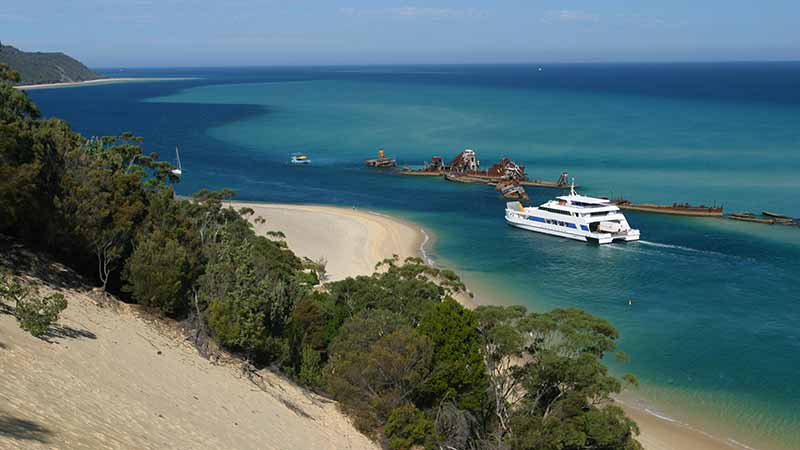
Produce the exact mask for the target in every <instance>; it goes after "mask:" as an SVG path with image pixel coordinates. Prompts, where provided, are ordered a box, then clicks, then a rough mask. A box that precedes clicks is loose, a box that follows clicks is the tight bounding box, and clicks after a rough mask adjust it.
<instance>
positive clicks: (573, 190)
mask: <svg viewBox="0 0 800 450" xmlns="http://www.w3.org/2000/svg"><path fill="white" fill-rule="evenodd" d="M569 195H578V194H576V193H575V177H572V184H571V185H570V187H569Z"/></svg>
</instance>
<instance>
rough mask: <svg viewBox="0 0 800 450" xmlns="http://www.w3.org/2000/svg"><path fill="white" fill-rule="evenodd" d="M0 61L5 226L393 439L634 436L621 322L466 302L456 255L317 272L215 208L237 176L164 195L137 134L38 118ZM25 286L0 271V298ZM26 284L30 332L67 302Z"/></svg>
mask: <svg viewBox="0 0 800 450" xmlns="http://www.w3.org/2000/svg"><path fill="white" fill-rule="evenodd" d="M0 74H3V75H2V76H4V77H5V79H6V80H7V81H6V82H0V233H2V234H5V235H10V236H13V237H14V238H15V239H18V240H20V241H22V242H24V243H25V244H26V245H27V246H29V247H31V248H34V249H37V250H39V251H43V252H47V253H50V254H52V255H53V256H55V257H56V258H58V259H60V260H62V261H65V262H68V263H69V265H70V266H71V267H72V268H74V269H75V270H77V271H79V272H81V273H82V274H83V275H84V276H86V277H87V278H88V279H91V280H94V281H95V282H96V284H97V286H99V290H101V291H102V292H108V293H112V294H114V295H116V296H117V297H119V298H121V299H123V300H125V301H128V302H132V303H138V304H140V305H143V306H144V307H147V308H150V309H151V310H152V311H153V313H154V314H158V315H162V316H164V317H168V318H172V319H175V320H180V321H183V322H184V323H185V325H186V327H187V328H188V329H190V330H192V336H193V340H194V342H195V344H196V345H197V346H198V348H199V349H200V350H201V352H203V353H206V352H208V351H210V350H209V349H213V348H214V346H220V347H222V348H224V349H226V350H228V351H231V352H235V353H238V354H239V355H240V356H241V357H242V358H243V359H245V360H247V361H248V363H249V364H253V365H256V366H259V367H272V368H273V369H275V370H278V371H281V372H282V373H284V374H285V375H287V376H288V377H290V378H292V379H293V380H295V381H296V382H298V383H300V384H302V385H304V386H306V387H307V388H309V389H312V390H314V391H317V392H319V393H322V394H326V395H329V396H331V397H333V398H335V399H336V400H338V401H339V403H340V405H341V407H342V409H343V410H344V411H345V412H347V413H348V415H349V416H350V417H351V418H352V420H353V422H354V424H355V425H356V427H358V428H359V429H360V430H361V431H362V432H364V433H365V434H367V435H369V436H371V437H373V438H375V440H376V441H378V442H380V443H381V444H382V445H384V446H385V447H387V448H390V449H392V450H399V449H411V448H426V449H451V448H457V449H498V450H499V449H509V450H511V449H514V450H516V449H543V450H544V449H547V450H550V449H552V450H560V449H564V450H572V449H576V450H577V449H600V450H603V449H607V450H612V449H626V450H627V449H630V450H633V449H639V448H641V447H640V445H639V444H638V443H637V441H636V440H635V436H636V434H637V433H638V428H637V426H636V424H635V423H634V422H633V421H632V420H630V419H629V418H627V417H626V416H625V414H624V413H623V411H622V410H621V409H620V408H619V407H617V406H615V405H614V403H613V400H612V397H613V395H614V394H616V393H619V392H620V391H621V390H622V389H623V386H624V384H626V383H635V379H634V378H632V377H626V379H625V381H623V380H620V379H618V378H616V377H614V376H613V375H611V374H609V372H608V369H607V368H606V366H605V365H604V364H603V358H604V357H605V356H606V355H609V354H611V353H612V352H613V351H614V349H615V343H616V340H617V338H618V333H617V331H616V329H615V328H614V327H613V326H612V325H611V324H610V323H608V322H607V321H605V320H603V319H601V318H598V317H595V316H592V315H591V314H589V313H587V312H585V311H582V310H578V309H557V310H553V311H550V312H546V313H534V312H528V311H527V310H526V309H525V308H523V307H520V306H482V307H479V308H476V309H475V310H470V309H467V308H465V307H464V306H462V305H461V304H460V303H458V302H457V301H456V300H455V299H454V298H455V297H456V296H457V295H459V294H461V293H463V292H464V291H465V286H464V284H463V283H462V282H461V281H460V280H459V278H458V277H457V276H456V275H455V274H454V273H453V272H452V271H449V270H441V269H438V268H434V267H431V266H428V265H426V264H424V262H423V261H422V260H420V259H416V258H409V259H406V260H405V261H400V260H399V259H398V258H394V259H387V260H384V261H382V262H381V263H379V264H378V265H377V266H376V268H375V269H376V270H375V273H373V274H372V275H370V276H359V277H355V278H347V279H345V280H341V281H336V282H325V278H326V276H325V271H324V261H317V262H313V261H308V260H304V259H301V258H299V257H297V256H296V255H295V254H294V253H293V252H292V251H291V249H289V248H288V246H287V245H286V243H285V242H284V240H283V239H282V235H281V234H280V233H279V232H277V231H275V232H273V233H270V234H269V235H268V236H259V235H256V233H255V232H254V231H253V228H252V226H251V225H250V222H249V221H248V220H247V218H248V217H249V216H250V215H252V214H253V210H252V209H248V208H243V209H240V210H234V209H233V208H231V207H229V206H226V200H228V199H230V198H231V197H232V196H233V194H234V193H233V192H232V191H227V190H225V191H217V192H214V191H205V190H204V191H200V192H198V193H196V194H194V195H193V196H192V198H190V199H185V198H178V197H176V196H175V194H174V190H173V186H172V185H173V183H175V182H177V181H178V179H177V178H176V177H175V176H174V175H173V174H172V172H171V169H172V167H171V166H170V165H169V164H168V163H165V162H162V161H159V160H158V155H156V154H154V153H146V152H145V151H144V150H143V147H142V145H143V142H142V140H141V139H140V138H138V137H135V136H133V135H132V134H130V133H124V134H122V135H120V136H114V137H103V138H93V139H86V138H85V137H83V136H80V135H79V134H77V133H75V132H74V131H72V130H71V129H70V128H69V126H68V125H67V124H66V123H65V122H63V121H60V120H58V119H40V114H39V111H38V109H37V108H36V106H35V105H34V104H33V103H32V102H31V101H30V99H29V98H28V97H27V95H26V94H25V93H23V92H20V91H17V90H15V89H13V88H12V86H11V83H10V81H13V80H14V79H15V78H16V77H15V76H14V74H13V71H11V70H9V69H7V68H0ZM255 220H259V221H263V220H264V219H263V218H260V219H259V218H256V219H255ZM20 286H21V285H20V284H19V283H18V281H17V278H16V277H13V276H4V277H3V278H2V288H1V289H2V291H0V293H2V295H3V299H6V300H7V299H9V298H20V296H19V295H18V294H17V293H19V292H21V290H20V289H24V288H21V287H20ZM23 297H24V298H23V300H22V301H21V302H20V301H17V302H16V310H17V314H18V316H17V317H18V318H19V320H20V323H21V324H22V326H23V327H25V328H26V329H28V330H29V331H31V333H33V334H35V335H36V334H39V335H41V334H42V333H43V332H44V331H46V329H47V327H48V326H49V324H50V323H52V322H53V321H54V320H55V319H56V317H57V315H58V312H59V311H61V310H63V308H64V306H65V303H64V300H63V298H59V297H58V295H54V296H50V297H41V296H39V295H38V294H37V293H35V292H33V291H31V292H30V293H29V294H28V295H25V296H23ZM28 311H33V314H29V313H28ZM43 330H44V331H43Z"/></svg>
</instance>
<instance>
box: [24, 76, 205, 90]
mask: <svg viewBox="0 0 800 450" xmlns="http://www.w3.org/2000/svg"><path fill="white" fill-rule="evenodd" d="M192 79H194V78H98V79H96V80H87V81H70V82H65V83H43V84H26V85H21V86H14V87H15V88H16V89H19V90H21V91H28V90H33V89H52V88H63V87H79V86H92V85H97V84H115V83H135V82H143V81H181V80H192Z"/></svg>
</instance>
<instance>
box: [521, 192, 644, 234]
mask: <svg viewBox="0 0 800 450" xmlns="http://www.w3.org/2000/svg"><path fill="white" fill-rule="evenodd" d="M506 222H508V224H509V225H511V226H515V227H518V228H522V229H525V230H530V231H536V232H539V233H545V234H552V235H554V236H561V237H565V238H570V239H576V240H578V241H585V242H594V243H598V244H608V243H611V242H614V241H636V240H638V239H639V230H635V229H633V228H631V227H630V225H628V221H627V220H626V219H625V216H624V215H623V214H622V212H620V210H619V208H618V207H617V206H616V205H613V204H611V202H610V201H609V200H606V199H604V198H595V197H586V196H583V195H578V194H576V193H575V182H574V181H573V182H572V187H571V188H570V193H569V195H563V196H561V197H556V198H555V199H553V200H550V201H549V202H547V203H544V204H543V205H541V206H539V207H538V208H537V207H528V208H525V207H523V206H522V204H521V203H520V202H509V203H506Z"/></svg>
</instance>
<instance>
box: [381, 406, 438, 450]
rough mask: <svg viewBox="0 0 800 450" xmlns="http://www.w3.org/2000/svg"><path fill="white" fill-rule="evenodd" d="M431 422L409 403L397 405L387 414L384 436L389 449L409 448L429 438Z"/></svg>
mask: <svg viewBox="0 0 800 450" xmlns="http://www.w3.org/2000/svg"><path fill="white" fill-rule="evenodd" d="M432 433H433V423H432V422H431V420H430V419H429V418H428V417H425V413H423V412H422V411H420V410H419V409H417V407H416V406H414V405H413V404H411V403H406V404H404V405H401V406H398V407H397V408H395V409H394V410H392V412H391V414H389V419H388V420H387V422H386V437H387V438H388V440H389V449H390V450H409V449H411V448H414V447H417V446H423V445H424V444H425V443H426V441H430V440H431V435H432Z"/></svg>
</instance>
